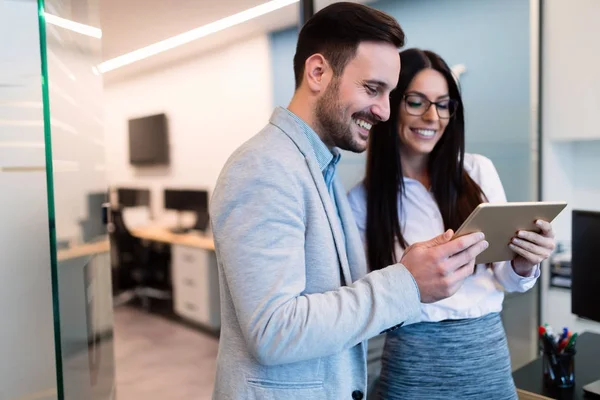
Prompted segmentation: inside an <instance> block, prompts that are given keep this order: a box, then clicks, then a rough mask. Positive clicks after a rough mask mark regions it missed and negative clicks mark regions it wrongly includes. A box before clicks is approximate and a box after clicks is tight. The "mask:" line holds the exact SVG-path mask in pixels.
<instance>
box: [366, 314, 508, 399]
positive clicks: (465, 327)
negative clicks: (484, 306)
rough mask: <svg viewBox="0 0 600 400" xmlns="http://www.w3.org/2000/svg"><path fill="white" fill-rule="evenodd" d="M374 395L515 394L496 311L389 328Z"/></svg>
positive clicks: (497, 396)
mask: <svg viewBox="0 0 600 400" xmlns="http://www.w3.org/2000/svg"><path fill="white" fill-rule="evenodd" d="M375 391H376V393H377V396H375V397H376V398H378V399H385V400H388V399H390V400H393V399H410V400H414V399H427V400H436V399H444V400H447V399H461V400H462V399H477V400H480V399H494V400H496V399H497V400H505V399H506V400H513V399H517V398H518V397H517V394H516V389H515V384H514V382H513V378H512V374H511V367H510V355H509V352H508V346H507V343H506V334H505V333H504V326H503V325H502V320H501V319H500V315H499V314H498V313H493V314H488V315H485V316H483V317H480V318H470V319H462V320H448V321H441V322H422V323H418V324H414V325H409V326H406V327H403V328H400V329H397V330H395V331H393V332H390V333H388V335H387V338H386V342H385V348H384V350H383V356H382V364H381V376H380V379H379V382H378V384H377V387H376V390H375Z"/></svg>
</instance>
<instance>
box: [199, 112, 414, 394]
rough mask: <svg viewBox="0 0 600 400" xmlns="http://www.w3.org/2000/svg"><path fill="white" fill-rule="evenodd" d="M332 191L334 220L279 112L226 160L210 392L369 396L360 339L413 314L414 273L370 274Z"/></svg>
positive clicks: (215, 219) (219, 202)
mask: <svg viewBox="0 0 600 400" xmlns="http://www.w3.org/2000/svg"><path fill="white" fill-rule="evenodd" d="M333 190H334V193H335V197H336V199H337V206H338V211H339V218H338V217H337V216H336V214H335V213H336V211H335V208H334V206H333V203H332V199H331V196H330V194H329V192H328V190H327V187H326V185H325V181H324V179H323V175H322V173H321V170H320V169H319V166H318V164H317V160H316V156H315V154H314V151H313V149H312V147H311V145H310V143H309V142H308V139H307V138H306V136H305V134H304V133H303V132H302V130H301V128H300V126H299V125H298V123H297V122H296V121H294V119H293V118H292V117H291V116H290V115H289V114H288V113H287V111H286V110H283V109H280V108H278V109H276V110H275V111H274V113H273V115H272V117H271V120H270V122H269V124H268V125H267V126H266V127H265V128H264V129H263V130H262V131H261V132H260V133H258V134H257V135H256V136H254V137H253V138H251V139H250V140H249V141H248V142H246V143H245V144H243V145H242V146H241V147H240V148H239V149H238V150H236V151H235V153H234V154H233V155H232V156H231V157H230V159H229V160H228V161H227V163H226V164H225V166H224V168H223V171H222V172H221V175H220V176H219V179H218V182H217V185H216V187H215V190H214V193H213V196H212V199H211V205H210V215H211V221H212V230H213V235H214V240H215V247H216V253H217V260H218V266H219V282H220V289H221V292H220V293H221V324H222V326H221V337H220V342H219V355H218V366H217V377H216V382H215V389H214V394H213V398H214V399H219V400H220V399H257V400H258V399H260V400H270V399H277V400H279V399H286V400H287V399H289V400H294V399H302V400H307V399H332V400H339V399H354V398H364V397H362V396H363V395H364V394H365V393H366V390H367V369H366V342H365V341H366V340H367V339H369V338H370V337H373V336H375V335H378V334H379V333H381V332H382V331H384V330H388V329H390V328H393V327H395V326H397V325H399V324H402V323H406V324H408V323H413V322H416V321H417V320H418V318H419V313H420V306H419V305H420V301H419V293H418V289H417V286H416V284H415V281H414V279H413V277H412V275H411V274H410V273H409V272H408V270H407V269H406V268H405V267H404V266H403V265H401V264H396V265H393V266H390V267H387V268H385V269H381V270H379V271H375V272H373V273H370V274H368V275H367V274H366V262H365V255H364V248H363V244H362V242H361V240H360V236H359V233H358V229H357V228H356V224H355V221H354V219H353V215H352V211H351V210H350V206H349V204H348V201H347V199H346V194H345V192H344V189H343V187H342V185H341V183H340V182H339V180H337V179H336V180H335V181H334V187H333ZM340 220H341V224H342V225H343V232H342V231H341V227H340ZM359 392H360V393H359ZM364 396H366V395H364Z"/></svg>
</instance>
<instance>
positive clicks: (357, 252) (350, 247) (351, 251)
mask: <svg viewBox="0 0 600 400" xmlns="http://www.w3.org/2000/svg"><path fill="white" fill-rule="evenodd" d="M333 190H334V193H335V198H336V199H337V208H338V211H339V213H340V219H341V221H342V226H343V227H344V236H345V238H346V246H345V249H346V254H347V258H348V265H349V268H350V273H351V276H352V282H354V281H356V280H358V279H360V278H362V277H364V276H365V275H366V274H367V261H366V257H365V248H364V245H363V242H362V239H361V238H360V233H359V232H358V227H357V226H356V220H355V219H354V214H353V213H352V209H351V208H350V204H349V203H348V200H347V198H346V192H345V190H344V187H343V186H342V183H341V182H340V180H339V179H335V180H334V182H333Z"/></svg>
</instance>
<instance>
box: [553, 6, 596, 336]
mask: <svg viewBox="0 0 600 400" xmlns="http://www.w3.org/2000/svg"><path fill="white" fill-rule="evenodd" d="M598 15H600V2H598V1H597V0H575V1H571V0H568V1H567V0H545V1H544V2H543V19H542V26H543V59H542V61H543V62H542V66H543V70H542V111H543V120H542V138H543V143H542V151H543V153H542V156H543V158H542V164H543V166H542V189H543V198H544V200H566V201H568V202H569V206H568V207H567V209H566V210H565V211H563V213H562V214H561V215H560V216H559V217H558V218H557V220H556V222H555V224H554V229H555V231H556V235H557V238H558V239H559V240H560V241H562V242H567V243H568V242H570V240H571V211H572V210H573V209H587V210H595V211H598V210H600V178H599V177H598V171H600V128H599V127H598V122H597V117H598V111H599V110H600V78H599V77H598V68H597V66H598V64H599V63H600V53H598V51H597V49H598V44H597V38H598V37H600V27H599V26H598V24H596V23H595V21H596V18H597V16H598ZM546 272H549V271H547V270H546ZM545 275H546V280H545V282H544V285H543V289H544V290H543V291H542V295H543V308H542V312H543V320H544V321H545V322H548V323H550V324H552V325H555V326H560V327H562V326H569V327H571V328H572V329H573V330H576V331H584V330H589V331H596V332H599V333H600V323H596V322H590V321H584V320H581V319H578V318H577V317H576V316H575V315H573V314H571V293H570V291H569V290H566V289H556V288H549V287H548V284H547V283H548V282H547V281H548V279H547V275H548V274H545Z"/></svg>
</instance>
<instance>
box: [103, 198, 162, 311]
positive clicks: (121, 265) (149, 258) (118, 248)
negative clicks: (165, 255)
mask: <svg viewBox="0 0 600 400" xmlns="http://www.w3.org/2000/svg"><path fill="white" fill-rule="evenodd" d="M108 231H109V235H110V241H111V247H112V248H113V249H114V252H113V254H112V256H113V257H111V258H112V264H113V277H115V278H116V279H114V281H113V293H116V296H115V297H116V299H115V301H114V304H115V305H116V306H118V305H122V304H125V303H127V302H129V301H131V300H133V299H140V300H141V302H142V306H143V307H144V309H146V310H148V309H149V308H150V299H160V300H168V299H170V298H171V292H170V290H161V289H158V288H156V286H157V283H160V282H164V281H165V280H167V278H168V264H167V265H161V263H158V264H157V263H156V262H153V261H155V260H154V257H153V254H152V248H151V247H150V246H145V245H144V243H142V241H141V240H140V239H138V238H136V237H135V236H133V235H132V234H131V233H130V232H129V230H128V229H127V226H126V225H125V221H124V220H123V213H122V208H117V209H113V210H112V211H111V221H110V223H109V226H108ZM165 264H166V263H165Z"/></svg>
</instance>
